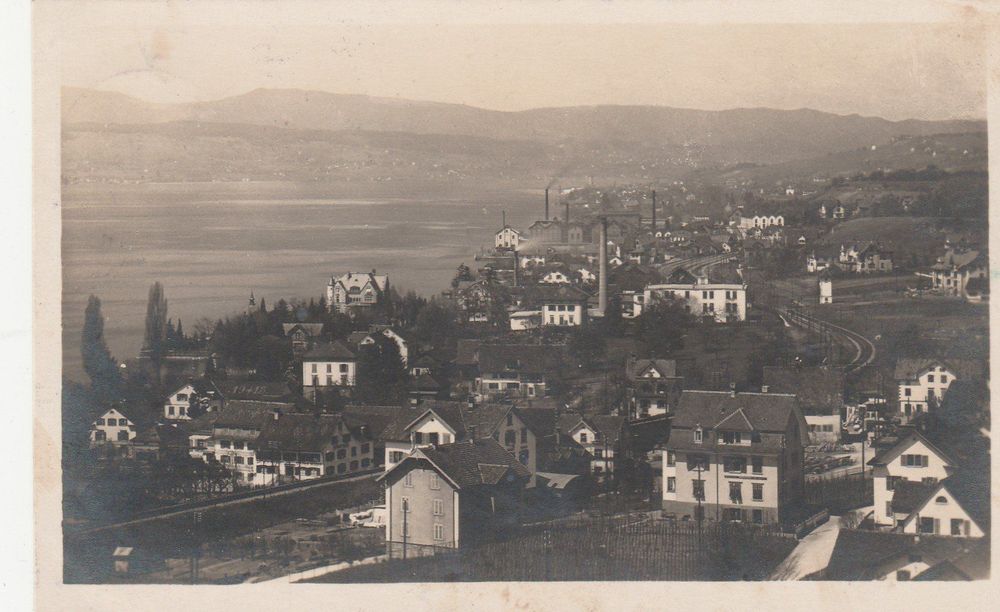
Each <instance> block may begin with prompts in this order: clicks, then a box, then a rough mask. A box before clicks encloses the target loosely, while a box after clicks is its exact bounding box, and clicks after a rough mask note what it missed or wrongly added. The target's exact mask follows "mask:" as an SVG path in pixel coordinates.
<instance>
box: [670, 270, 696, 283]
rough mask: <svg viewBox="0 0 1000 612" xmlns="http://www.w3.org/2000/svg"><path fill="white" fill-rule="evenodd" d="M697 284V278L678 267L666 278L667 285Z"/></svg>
mask: <svg viewBox="0 0 1000 612" xmlns="http://www.w3.org/2000/svg"><path fill="white" fill-rule="evenodd" d="M697 282H698V277H696V276H695V275H694V274H691V273H690V272H688V271H687V270H685V269H684V268H683V267H679V268H677V269H676V270H674V271H673V272H671V273H670V275H669V276H668V277H667V282H666V284H668V285H693V284H695V283H697Z"/></svg>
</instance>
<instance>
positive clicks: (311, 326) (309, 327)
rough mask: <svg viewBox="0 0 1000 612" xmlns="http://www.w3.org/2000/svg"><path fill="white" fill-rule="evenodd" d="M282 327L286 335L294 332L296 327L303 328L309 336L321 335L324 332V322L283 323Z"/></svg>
mask: <svg viewBox="0 0 1000 612" xmlns="http://www.w3.org/2000/svg"><path fill="white" fill-rule="evenodd" d="M281 329H282V331H284V332H285V335H286V336H287V335H289V334H291V333H292V332H294V331H295V330H296V329H301V330H302V331H304V332H305V333H306V335H309V336H319V335H321V334H322V333H323V324H322V323H282V324H281Z"/></svg>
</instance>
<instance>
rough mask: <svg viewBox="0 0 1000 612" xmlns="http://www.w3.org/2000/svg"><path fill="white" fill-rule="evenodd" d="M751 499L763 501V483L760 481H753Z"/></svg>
mask: <svg viewBox="0 0 1000 612" xmlns="http://www.w3.org/2000/svg"><path fill="white" fill-rule="evenodd" d="M753 500H754V501H758V502H759V501H764V484H763V483H760V482H755V483H753Z"/></svg>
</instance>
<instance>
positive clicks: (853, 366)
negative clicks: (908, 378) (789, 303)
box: [777, 308, 876, 374]
mask: <svg viewBox="0 0 1000 612" xmlns="http://www.w3.org/2000/svg"><path fill="white" fill-rule="evenodd" d="M777 313H778V315H779V316H780V317H781V318H782V319H783V320H784V321H785V322H786V323H789V324H792V325H797V326H799V327H803V328H805V329H808V330H811V331H816V332H820V333H823V332H826V333H829V334H830V336H832V337H835V338H838V339H840V340H841V341H842V343H844V344H849V345H851V346H853V347H854V358H853V359H851V361H849V362H848V363H846V364H845V365H844V372H845V373H848V374H852V373H857V372H859V371H860V370H862V369H864V368H866V367H868V366H869V365H871V363H872V362H873V361H875V354H876V350H875V344H874V343H873V342H872V341H871V340H869V339H868V338H866V337H864V336H862V335H861V334H859V333H858V332H856V331H852V330H850V329H847V328H846V327H841V326H840V325H835V324H833V323H830V322H828V321H824V320H822V319H818V318H816V317H814V316H812V315H808V314H805V313H803V312H802V311H800V310H792V309H787V308H786V309H781V310H777Z"/></svg>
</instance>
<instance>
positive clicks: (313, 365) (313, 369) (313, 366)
mask: <svg viewBox="0 0 1000 612" xmlns="http://www.w3.org/2000/svg"><path fill="white" fill-rule="evenodd" d="M317 365H319V364H315V363H314V364H312V372H313V374H315V373H316V372H317V370H316V366H317Z"/></svg>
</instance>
